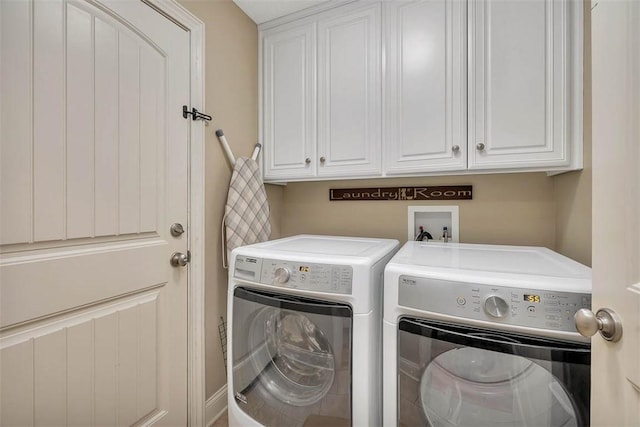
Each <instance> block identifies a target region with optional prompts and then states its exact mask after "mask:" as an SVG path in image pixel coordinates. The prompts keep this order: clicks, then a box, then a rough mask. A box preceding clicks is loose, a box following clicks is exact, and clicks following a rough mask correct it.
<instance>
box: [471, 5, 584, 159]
mask: <svg viewBox="0 0 640 427" xmlns="http://www.w3.org/2000/svg"><path fill="white" fill-rule="evenodd" d="M581 7H582V2H578V1H572V0H571V1H552V0H524V1H506V0H478V1H473V2H469V61H470V63H469V140H468V143H469V151H468V154H469V169H492V168H523V167H545V166H546V167H554V166H567V165H569V163H570V152H569V147H570V141H571V137H572V135H571V133H570V131H571V119H572V117H571V116H570V113H571V108H573V109H579V110H576V111H575V113H576V114H580V112H581V111H582V110H581V105H572V104H571V100H572V95H573V94H572V92H571V81H570V79H573V78H574V77H575V76H572V74H571V72H572V71H573V70H572V68H571V64H572V60H573V58H572V56H571V55H572V52H571V49H570V46H571V43H572V38H571V37H572V34H575V33H574V32H573V31H572V30H571V25H570V24H571V22H572V21H571V18H572V16H573V14H574V13H577V10H574V8H575V9H580V8H581ZM580 16H582V15H581V14H580Z"/></svg>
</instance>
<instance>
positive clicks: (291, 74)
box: [261, 22, 317, 180]
mask: <svg viewBox="0 0 640 427" xmlns="http://www.w3.org/2000/svg"><path fill="white" fill-rule="evenodd" d="M261 41H262V55H263V56H262V60H263V63H262V75H263V91H262V93H263V100H262V102H263V107H262V115H263V117H262V120H263V121H262V128H263V134H262V140H263V144H264V147H265V149H264V151H263V157H264V175H265V179H276V180H277V179H289V178H296V177H299V178H305V177H313V176H315V174H316V160H317V159H316V153H315V149H316V99H315V75H316V26H315V23H313V22H310V23H306V24H303V25H301V24H298V23H293V24H289V25H285V26H281V27H277V28H274V29H271V30H267V31H264V32H263V33H262V38H261Z"/></svg>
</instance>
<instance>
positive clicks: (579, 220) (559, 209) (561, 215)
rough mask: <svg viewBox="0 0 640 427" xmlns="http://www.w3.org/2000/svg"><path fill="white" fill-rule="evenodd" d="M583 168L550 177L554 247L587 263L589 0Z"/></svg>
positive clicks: (588, 8) (587, 10)
mask: <svg viewBox="0 0 640 427" xmlns="http://www.w3.org/2000/svg"><path fill="white" fill-rule="evenodd" d="M584 30H585V31H584V36H585V40H584V46H585V49H584V169H583V170H582V171H579V172H571V173H567V174H562V175H558V176H556V177H555V178H554V184H555V196H554V200H555V203H556V249H557V250H558V252H560V253H563V254H565V255H566V256H568V257H571V258H573V259H575V260H577V261H580V262H582V263H583V264H586V265H589V266H590V265H591V2H588V1H587V2H585V28H584Z"/></svg>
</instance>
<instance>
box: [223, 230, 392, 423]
mask: <svg viewBox="0 0 640 427" xmlns="http://www.w3.org/2000/svg"><path fill="white" fill-rule="evenodd" d="M398 246H399V243H398V241H396V240H389V239H370V238H352V237H332V236H314V235H300V236H295V237H289V238H284V239H280V240H274V241H270V242H265V243H259V244H255V245H250V246H244V247H241V248H237V249H235V250H234V251H233V252H232V254H231V262H230V266H229V290H228V306H227V307H228V310H227V313H228V315H227V319H228V326H227V331H228V346H227V349H228V360H229V369H228V375H227V387H228V414H229V425H230V426H243V427H247V426H271V427H276V426H277V427H282V426H305V425H306V426H311V425H314V426H317V425H338V426H375V425H380V424H381V419H382V404H381V402H382V390H381V375H380V371H381V369H382V365H381V358H382V354H381V341H382V331H381V322H382V281H383V273H384V267H385V265H386V263H387V262H388V261H389V259H391V257H392V256H393V254H394V253H395V252H396V251H397V249H398Z"/></svg>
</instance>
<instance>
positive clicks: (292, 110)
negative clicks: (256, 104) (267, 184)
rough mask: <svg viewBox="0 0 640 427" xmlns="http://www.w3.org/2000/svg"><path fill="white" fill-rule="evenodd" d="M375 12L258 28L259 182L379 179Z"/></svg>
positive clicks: (334, 13)
mask: <svg viewBox="0 0 640 427" xmlns="http://www.w3.org/2000/svg"><path fill="white" fill-rule="evenodd" d="M380 8H381V6H380V3H373V4H371V3H365V4H364V6H363V5H362V4H355V5H354V4H348V5H346V6H343V7H340V8H337V9H334V10H331V11H329V12H327V13H324V14H319V15H317V16H312V17H307V18H304V19H301V20H298V21H294V22H291V23H287V24H284V25H278V26H275V27H272V28H269V29H265V30H262V31H261V35H260V38H261V43H262V65H261V68H262V94H263V99H262V132H263V133H262V141H263V143H264V176H265V180H267V181H280V180H309V179H314V178H318V177H353V176H358V177H364V176H380V174H381V164H382V160H381V147H380V144H381V142H380V140H381V136H380V133H381V131H380V129H381V111H380V108H381V107H380V97H381V84H380V69H381V63H380V57H381V49H380V33H381V28H380V27H381V24H380ZM316 61H318V62H317V65H316Z"/></svg>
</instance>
